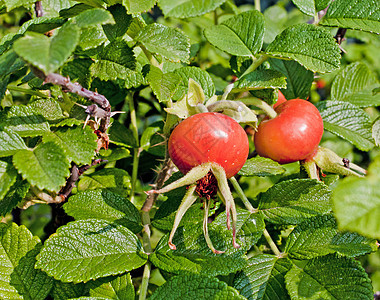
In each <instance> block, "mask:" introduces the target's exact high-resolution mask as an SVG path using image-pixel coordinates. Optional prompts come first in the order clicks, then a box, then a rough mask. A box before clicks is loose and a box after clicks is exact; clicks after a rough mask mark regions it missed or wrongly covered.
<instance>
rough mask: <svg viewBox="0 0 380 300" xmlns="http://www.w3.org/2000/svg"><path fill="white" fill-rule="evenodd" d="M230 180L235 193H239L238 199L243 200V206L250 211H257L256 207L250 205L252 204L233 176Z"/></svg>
mask: <svg viewBox="0 0 380 300" xmlns="http://www.w3.org/2000/svg"><path fill="white" fill-rule="evenodd" d="M230 182H231V183H232V185H233V187H234V189H235V191H236V193H237V194H238V195H239V197H240V199H241V200H242V201H243V203H244V205H245V208H246V209H248V210H249V211H250V212H251V213H255V212H257V209H256V208H254V207H253V206H252V204H251V203H250V202H249V200H248V198H247V196H246V195H245V194H244V192H243V190H242V188H241V187H240V184H239V183H238V181H237V180H236V178H235V177H231V178H230Z"/></svg>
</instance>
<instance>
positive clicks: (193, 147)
mask: <svg viewBox="0 0 380 300" xmlns="http://www.w3.org/2000/svg"><path fill="white" fill-rule="evenodd" d="M168 151H169V155H170V158H171V159H172V161H173V163H174V164H175V165H176V166H177V167H178V169H179V170H180V171H181V172H182V173H184V174H186V173H187V172H188V171H190V170H191V169H192V168H193V167H195V166H198V165H200V164H203V163H206V162H215V163H217V164H219V165H221V166H222V167H223V168H224V170H225V171H226V175H227V178H230V177H232V176H234V175H235V174H236V173H237V172H239V170H240V169H241V167H242V166H243V165H244V163H245V161H246V160H247V157H248V152H249V144H248V138H247V135H246V133H245V131H244V129H243V128H242V127H241V126H240V125H239V123H238V122H236V121H235V120H234V119H232V118H230V117H228V116H226V115H223V114H220V113H215V112H207V113H200V114H196V115H193V116H191V117H189V118H187V119H185V120H183V121H182V122H181V123H180V124H179V125H178V126H177V127H176V128H174V130H173V132H172V134H171V135H170V138H169V144H168Z"/></svg>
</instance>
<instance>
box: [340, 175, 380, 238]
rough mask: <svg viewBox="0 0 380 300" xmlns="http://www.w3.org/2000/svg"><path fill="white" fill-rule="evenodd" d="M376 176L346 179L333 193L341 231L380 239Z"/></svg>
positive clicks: (379, 206)
mask: <svg viewBox="0 0 380 300" xmlns="http://www.w3.org/2000/svg"><path fill="white" fill-rule="evenodd" d="M378 185H379V179H378V177H377V174H376V175H371V176H370V177H368V178H348V177H347V178H345V179H344V180H342V181H339V183H338V185H337V186H336V188H335V189H334V192H333V204H334V212H335V214H336V218H337V221H338V226H339V228H340V229H341V230H350V231H356V232H359V233H360V234H363V235H365V236H369V237H372V238H380V192H379V189H378Z"/></svg>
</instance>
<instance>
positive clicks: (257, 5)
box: [255, 0, 261, 11]
mask: <svg viewBox="0 0 380 300" xmlns="http://www.w3.org/2000/svg"><path fill="white" fill-rule="evenodd" d="M255 9H256V10H258V11H261V4H260V0H255Z"/></svg>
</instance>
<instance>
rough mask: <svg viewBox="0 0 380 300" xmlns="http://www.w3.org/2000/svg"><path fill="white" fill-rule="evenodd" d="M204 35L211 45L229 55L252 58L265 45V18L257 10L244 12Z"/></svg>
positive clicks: (205, 32)
mask: <svg viewBox="0 0 380 300" xmlns="http://www.w3.org/2000/svg"><path fill="white" fill-rule="evenodd" d="M204 35H205V37H206V38H207V40H208V41H209V42H210V43H211V44H213V45H214V46H215V47H217V48H219V49H221V50H223V51H225V52H227V53H229V54H232V55H237V56H252V55H255V54H256V53H257V52H259V51H260V50H261V47H262V45H263V38H264V16H263V15H262V14H261V13H260V12H259V11H257V10H250V11H247V12H243V13H240V14H238V15H236V16H233V17H232V18H229V19H227V20H226V21H224V22H222V23H221V24H220V25H213V26H211V27H208V28H206V29H205V31H204Z"/></svg>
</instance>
